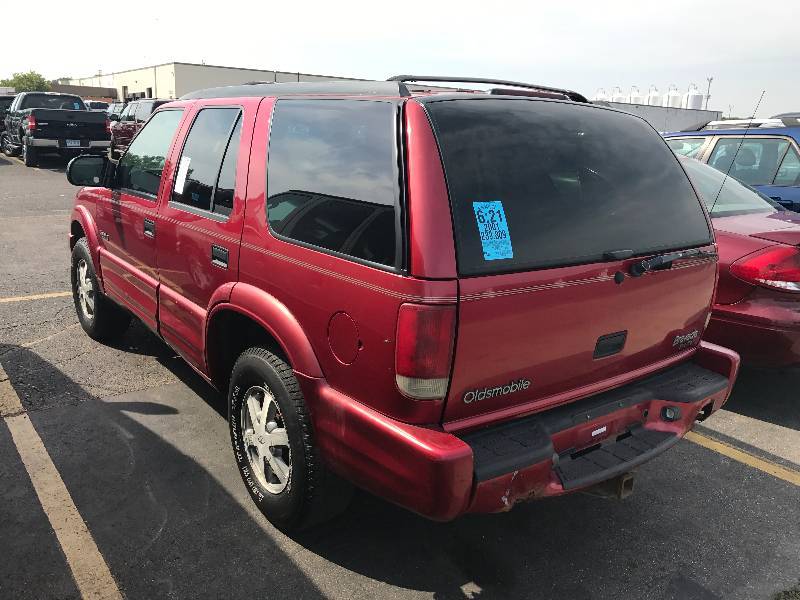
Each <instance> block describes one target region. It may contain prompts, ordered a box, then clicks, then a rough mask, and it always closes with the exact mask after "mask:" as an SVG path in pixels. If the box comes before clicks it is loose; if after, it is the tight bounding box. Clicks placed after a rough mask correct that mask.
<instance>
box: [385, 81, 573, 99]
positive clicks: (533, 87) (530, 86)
mask: <svg viewBox="0 0 800 600" xmlns="http://www.w3.org/2000/svg"><path fill="white" fill-rule="evenodd" d="M386 81H399V82H402V83H408V82H419V81H432V82H440V83H486V84H489V85H504V86H511V87H516V88H525V89H529V90H536V91H539V92H548V93H551V94H560V95H563V96H565V97H566V98H568V99H569V100H572V101H573V102H589V101H588V100H587V99H586V96H584V95H583V94H579V93H578V92H573V91H571V90H563V89H561V88H554V87H549V86H546V85H536V84H533V83H522V82H519V81H506V80H504V79H484V78H482V77H446V76H445V77H441V76H439V75H395V76H394V77H389V79H387V80H386Z"/></svg>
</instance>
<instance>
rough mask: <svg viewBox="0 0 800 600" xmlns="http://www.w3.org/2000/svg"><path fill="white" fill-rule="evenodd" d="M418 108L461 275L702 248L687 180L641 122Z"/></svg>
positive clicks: (597, 113)
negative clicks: (427, 126) (434, 150)
mask: <svg viewBox="0 0 800 600" xmlns="http://www.w3.org/2000/svg"><path fill="white" fill-rule="evenodd" d="M426 106H427V110H428V111H429V114H430V116H431V119H432V122H433V125H434V129H435V130H436V135H437V139H438V141H439V145H440V148H441V152H442V159H443V163H444V167H445V173H446V177H447V185H448V188H449V192H450V202H451V205H452V211H453V221H454V224H455V233H456V246H457V256H458V268H459V273H461V274H462V275H479V274H486V273H501V272H512V271H520V270H527V269H536V268H546V267H554V266H564V265H570V264H581V263H589V262H600V261H603V260H605V259H604V254H605V253H607V252H612V251H618V250H632V251H633V252H634V253H635V254H640V255H641V254H648V253H652V252H657V251H665V250H672V249H678V248H687V247H694V246H699V245H703V244H707V243H710V241H711V234H710V231H709V228H708V223H707V221H706V218H705V214H704V212H703V209H702V207H701V205H700V202H699V200H698V198H697V196H696V195H695V193H694V190H693V189H692V187H691V185H690V184H689V181H688V179H687V177H686V174H685V173H684V172H683V170H682V169H681V168H680V165H679V164H678V161H677V159H676V158H675V156H674V155H673V154H672V152H670V150H669V148H668V147H667V145H666V144H665V143H664V141H663V140H662V139H661V137H660V136H659V135H658V134H657V133H656V132H655V131H654V130H653V129H652V128H651V127H650V126H649V125H647V124H646V123H645V122H644V121H642V120H641V119H638V118H636V117H633V116H630V115H626V114H624V113H619V112H616V111H611V110H605V109H598V108H593V107H587V106H582V105H576V104H571V103H563V102H543V101H531V100H524V99H519V100H516V99H514V100H508V99H506V100H501V99H486V100H484V99H474V100H472V99H469V100H467V99H463V100H444V101H431V102H428V103H426Z"/></svg>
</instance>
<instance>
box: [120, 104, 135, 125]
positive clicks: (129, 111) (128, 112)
mask: <svg viewBox="0 0 800 600" xmlns="http://www.w3.org/2000/svg"><path fill="white" fill-rule="evenodd" d="M134 112H136V104H128V106H126V107H125V110H123V111H122V115H120V117H119V120H120V121H133V114H134Z"/></svg>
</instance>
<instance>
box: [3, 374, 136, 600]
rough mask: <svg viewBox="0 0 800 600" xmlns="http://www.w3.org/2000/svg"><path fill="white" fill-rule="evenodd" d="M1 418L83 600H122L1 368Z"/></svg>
mask: <svg viewBox="0 0 800 600" xmlns="http://www.w3.org/2000/svg"><path fill="white" fill-rule="evenodd" d="M0 416H1V417H3V420H4V421H5V423H6V426H8V430H9V431H10V432H11V437H12V439H13V440H14V445H15V446H16V447H17V452H19V456H20V458H21V459H22V463H23V464H24V465H25V469H26V470H27V471H28V476H29V477H30V479H31V483H32V484H33V489H34V490H35V491H36V495H37V496H38V497H39V502H40V503H41V505H42V509H43V510H44V513H45V515H47V518H48V519H49V521H50V525H51V526H52V527H53V531H55V534H56V538H58V543H59V544H60V545H61V549H62V550H63V551H64V556H65V557H66V559H67V564H68V565H69V568H70V570H71V571H72V577H73V579H74V580H75V583H76V585H77V586H78V590H79V591H80V593H81V596H82V597H83V598H97V599H106V598H107V599H109V600H115V599H120V600H121V599H122V594H120V591H119V588H118V587H117V584H116V582H115V581H114V577H113V576H112V575H111V571H110V570H109V569H108V565H107V564H106V561H105V560H104V559H103V555H102V554H100V550H98V548H97V544H95V542H94V538H92V534H91V533H90V532H89V529H88V528H87V527H86V523H85V522H84V520H83V518H82V517H81V515H80V513H79V512H78V509H77V507H76V506H75V503H74V502H73V501H72V496H70V494H69V491H68V490H67V486H65V485H64V481H63V480H62V479H61V475H60V474H59V473H58V470H57V469H56V466H55V465H54V464H53V461H52V459H51V458H50V455H49V454H48V453H47V449H46V448H45V447H44V443H43V442H42V438H40V437H39V434H38V433H37V432H36V429H35V428H34V427H33V423H31V420H30V418H29V417H28V415H27V414H25V409H24V408H23V407H22V404H21V403H20V401H19V397H18V396H17V393H16V391H14V388H13V386H12V385H11V382H10V381H9V379H8V376H7V375H6V373H5V371H4V370H3V367H2V366H0Z"/></svg>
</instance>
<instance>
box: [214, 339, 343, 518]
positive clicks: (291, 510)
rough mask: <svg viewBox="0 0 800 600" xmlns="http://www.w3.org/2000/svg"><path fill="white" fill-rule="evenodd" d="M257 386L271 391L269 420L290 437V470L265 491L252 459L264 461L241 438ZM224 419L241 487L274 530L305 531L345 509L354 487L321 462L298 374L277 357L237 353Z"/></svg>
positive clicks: (259, 352)
mask: <svg viewBox="0 0 800 600" xmlns="http://www.w3.org/2000/svg"><path fill="white" fill-rule="evenodd" d="M259 387H262V388H264V389H265V390H266V391H267V392H268V393H270V394H271V396H272V398H273V399H274V402H275V404H276V405H277V408H278V411H279V412H277V414H275V415H274V417H273V418H272V419H270V421H271V422H272V421H274V422H276V423H278V425H279V426H281V427H283V428H284V429H285V432H286V437H287V438H288V449H289V455H288V457H289V465H290V467H291V469H290V470H289V476H288V477H287V478H286V479H287V481H286V484H285V487H284V488H283V489H282V490H280V491H279V492H275V491H270V490H268V489H267V488H266V487H265V485H264V484H263V482H262V480H261V479H260V478H259V477H258V476H257V474H256V472H255V471H254V469H253V463H252V462H251V460H255V461H258V460H261V464H262V465H263V464H264V462H263V459H259V458H251V456H253V454H254V452H253V450H254V446H248V444H246V443H245V440H244V432H243V429H244V427H243V426H242V425H244V424H245V421H246V418H247V417H245V416H244V415H243V410H242V409H243V406H244V404H245V400H246V398H247V397H248V396H249V395H250V394H251V393H252V390H257V389H258V388H259ZM262 406H263V404H262ZM264 420H266V419H264ZM228 423H229V426H230V433H231V443H232V445H233V454H234V458H235V460H236V464H237V466H238V467H239V473H240V474H241V476H242V480H243V481H244V483H245V487H247V491H248V492H249V493H250V497H251V498H252V499H253V501H254V502H255V503H256V506H258V508H259V510H261V512H262V513H263V514H264V516H265V517H267V519H269V521H270V522H271V523H272V524H273V525H275V526H276V527H277V528H278V529H280V530H282V531H286V532H289V531H297V530H300V529H306V528H308V527H311V526H313V525H317V524H319V523H322V522H324V521H327V520H329V519H331V518H333V517H335V516H336V515H337V514H339V513H341V512H342V511H344V510H345V509H346V508H347V505H348V504H349V503H350V499H351V498H352V495H353V487H352V485H351V484H350V483H348V482H346V481H345V480H343V479H341V478H340V477H338V476H337V475H335V474H333V473H332V472H331V471H330V470H329V469H328V468H327V467H326V466H325V465H324V464H323V462H322V458H321V456H320V455H319V451H318V449H317V447H316V445H315V443H314V432H313V430H312V424H311V419H310V417H309V414H308V410H307V408H306V404H305V400H304V398H303V394H302V392H301V391H300V386H299V384H298V382H297V378H295V376H294V373H293V372H292V368H291V367H290V366H289V365H288V364H286V362H285V361H283V360H282V359H281V358H280V357H278V356H276V355H275V354H273V353H272V352H269V351H268V350H265V349H264V348H258V347H255V348H250V349H248V350H246V351H244V352H243V353H242V354H241V355H240V356H239V358H238V360H237V361H236V364H235V365H234V366H233V372H232V374H231V381H230V387H229V390H228ZM270 424H271V423H270ZM254 437H259V436H258V435H255V436H254ZM251 439H252V438H251ZM276 448H277V447H276ZM268 451H269V450H268ZM277 452H281V453H283V457H282V458H283V459H285V458H286V454H285V449H284V448H281V450H276V453H274V454H273V457H274V456H277ZM256 456H258V455H257V454H256ZM266 471H267V469H265V472H266ZM270 474H271V475H273V477H274V474H272V473H270ZM276 481H277V479H276ZM273 485H277V484H273Z"/></svg>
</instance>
